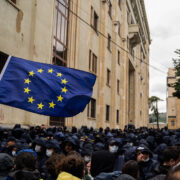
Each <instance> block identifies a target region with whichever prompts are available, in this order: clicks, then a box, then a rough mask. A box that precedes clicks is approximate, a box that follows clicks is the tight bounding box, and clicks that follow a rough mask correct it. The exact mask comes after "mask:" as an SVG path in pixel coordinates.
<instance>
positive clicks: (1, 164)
mask: <svg viewBox="0 0 180 180" xmlns="http://www.w3.org/2000/svg"><path fill="white" fill-rule="evenodd" d="M13 166H14V163H13V159H12V157H11V156H9V155H8V154H6V153H0V172H3V173H5V172H10V171H11V169H12V168H13Z"/></svg>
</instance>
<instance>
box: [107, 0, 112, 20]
mask: <svg viewBox="0 0 180 180" xmlns="http://www.w3.org/2000/svg"><path fill="white" fill-rule="evenodd" d="M108 14H109V16H110V18H111V19H112V4H111V2H109V10H108Z"/></svg>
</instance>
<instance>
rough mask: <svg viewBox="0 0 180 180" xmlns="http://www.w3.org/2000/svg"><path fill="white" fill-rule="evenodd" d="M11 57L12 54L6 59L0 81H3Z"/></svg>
mask: <svg viewBox="0 0 180 180" xmlns="http://www.w3.org/2000/svg"><path fill="white" fill-rule="evenodd" d="M10 59H11V56H9V57H8V58H7V61H6V63H5V65H4V67H3V69H2V72H1V74H0V81H1V79H2V77H3V75H4V72H5V70H6V68H7V66H8V64H9V61H10Z"/></svg>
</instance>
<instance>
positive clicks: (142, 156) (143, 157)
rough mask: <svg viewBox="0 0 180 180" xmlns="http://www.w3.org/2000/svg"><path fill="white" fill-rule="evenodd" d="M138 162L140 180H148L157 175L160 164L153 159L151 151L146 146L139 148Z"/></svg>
mask: <svg viewBox="0 0 180 180" xmlns="http://www.w3.org/2000/svg"><path fill="white" fill-rule="evenodd" d="M136 155H137V159H136V160H137V162H138V165H139V170H140V180H148V179H150V178H152V177H154V176H155V175H156V174H157V172H156V171H157V169H158V168H159V163H158V161H156V160H153V159H152V153H151V151H150V150H149V149H148V148H147V147H145V146H139V147H137V151H136Z"/></svg>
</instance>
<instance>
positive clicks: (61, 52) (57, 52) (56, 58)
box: [53, 0, 69, 66]
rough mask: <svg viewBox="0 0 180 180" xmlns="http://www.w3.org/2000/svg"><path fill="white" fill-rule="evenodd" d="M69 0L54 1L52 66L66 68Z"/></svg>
mask: <svg viewBox="0 0 180 180" xmlns="http://www.w3.org/2000/svg"><path fill="white" fill-rule="evenodd" d="M68 6H69V0H56V6H55V12H54V13H55V14H54V17H55V19H54V41H53V64H55V65H59V66H67V39H68V33H67V32H68V17H69V11H68V8H66V7H68Z"/></svg>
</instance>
